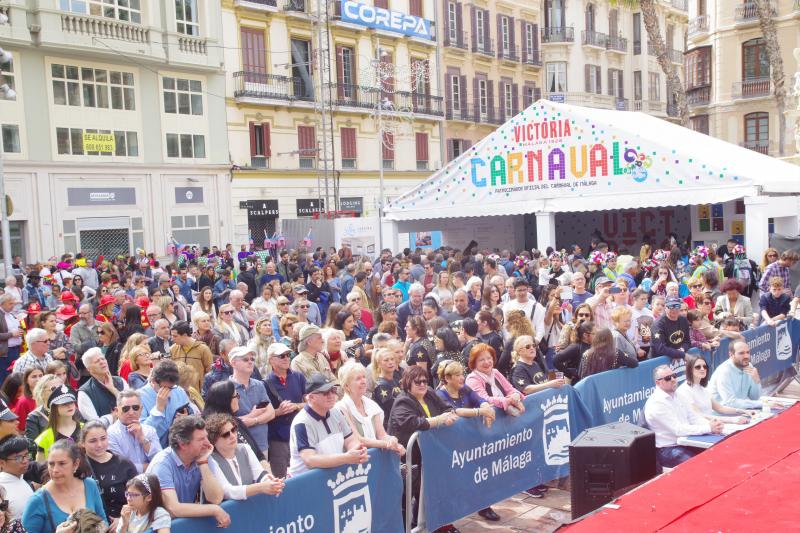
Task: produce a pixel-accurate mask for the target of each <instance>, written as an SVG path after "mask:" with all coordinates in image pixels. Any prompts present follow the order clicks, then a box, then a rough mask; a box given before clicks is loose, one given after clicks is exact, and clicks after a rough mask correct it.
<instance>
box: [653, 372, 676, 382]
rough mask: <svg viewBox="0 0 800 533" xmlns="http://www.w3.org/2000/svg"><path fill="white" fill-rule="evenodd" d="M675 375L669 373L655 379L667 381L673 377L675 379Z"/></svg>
mask: <svg viewBox="0 0 800 533" xmlns="http://www.w3.org/2000/svg"><path fill="white" fill-rule="evenodd" d="M676 377H678V376H676V375H675V374H670V375H669V376H664V377H663V378H658V379H656V381H667V382H669V381H672V380H673V379H675V378H676Z"/></svg>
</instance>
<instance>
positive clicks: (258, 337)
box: [247, 316, 275, 376]
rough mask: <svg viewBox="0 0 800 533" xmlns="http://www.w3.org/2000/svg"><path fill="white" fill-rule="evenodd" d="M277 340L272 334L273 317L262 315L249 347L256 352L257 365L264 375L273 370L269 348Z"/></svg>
mask: <svg viewBox="0 0 800 533" xmlns="http://www.w3.org/2000/svg"><path fill="white" fill-rule="evenodd" d="M273 342H275V337H274V336H273V335H272V319H271V318H270V317H269V316H262V317H261V318H259V319H258V320H256V323H255V325H254V327H253V338H252V339H250V342H249V343H248V344H247V346H248V348H250V349H251V350H253V352H254V353H255V354H256V359H255V365H256V368H257V369H258V371H259V372H260V373H261V375H262V376H268V375H269V373H270V372H271V371H272V367H271V366H270V364H269V356H268V355H267V349H268V348H269V345H270V344H272V343H273Z"/></svg>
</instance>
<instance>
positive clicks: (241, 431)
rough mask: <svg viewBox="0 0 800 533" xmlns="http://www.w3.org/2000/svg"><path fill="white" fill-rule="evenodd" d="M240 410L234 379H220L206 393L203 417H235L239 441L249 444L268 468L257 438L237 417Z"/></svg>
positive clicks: (206, 418)
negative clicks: (220, 415) (217, 415)
mask: <svg viewBox="0 0 800 533" xmlns="http://www.w3.org/2000/svg"><path fill="white" fill-rule="evenodd" d="M238 411H239V393H238V392H236V387H235V386H234V384H233V381H230V380H224V381H219V382H217V383H214V384H213V385H211V387H209V389H208V393H207V394H206V405H205V408H204V409H203V419H205V420H208V418H209V417H210V416H211V415H214V414H225V415H230V416H232V417H234V419H235V420H236V423H237V426H238V427H237V429H238V431H237V432H236V438H237V441H238V442H240V443H241V444H245V445H247V446H249V447H250V450H251V451H252V452H253V454H255V456H256V458H257V459H258V460H259V462H261V464H262V466H263V467H264V468H267V465H268V464H269V463H268V462H267V460H266V457H264V454H263V453H262V452H261V449H260V448H259V446H258V444H257V443H256V440H255V439H254V438H253V436H252V435H251V434H250V431H249V430H248V429H247V425H246V424H245V423H244V422H242V421H241V420H239V419H238V418H237V417H236V413H237V412H238Z"/></svg>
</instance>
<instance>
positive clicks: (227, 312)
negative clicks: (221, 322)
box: [220, 311, 233, 315]
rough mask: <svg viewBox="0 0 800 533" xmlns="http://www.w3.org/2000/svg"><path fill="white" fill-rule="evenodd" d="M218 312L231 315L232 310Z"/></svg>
mask: <svg viewBox="0 0 800 533" xmlns="http://www.w3.org/2000/svg"><path fill="white" fill-rule="evenodd" d="M220 314H221V315H232V314H233V311H221V312H220Z"/></svg>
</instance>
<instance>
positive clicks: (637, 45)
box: [633, 13, 642, 56]
mask: <svg viewBox="0 0 800 533" xmlns="http://www.w3.org/2000/svg"><path fill="white" fill-rule="evenodd" d="M641 53H642V14H641V13H634V14H633V55H635V56H637V55H639V54H641Z"/></svg>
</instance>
